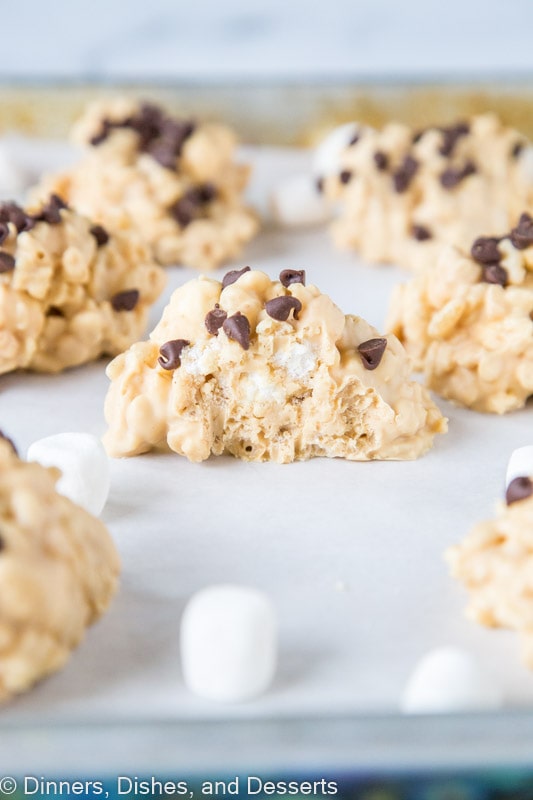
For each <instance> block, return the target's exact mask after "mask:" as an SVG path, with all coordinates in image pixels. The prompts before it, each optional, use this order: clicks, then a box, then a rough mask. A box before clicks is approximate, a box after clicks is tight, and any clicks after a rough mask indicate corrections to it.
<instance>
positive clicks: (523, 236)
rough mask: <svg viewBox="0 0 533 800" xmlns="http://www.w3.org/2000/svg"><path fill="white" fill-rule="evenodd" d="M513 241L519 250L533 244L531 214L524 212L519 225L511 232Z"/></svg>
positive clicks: (532, 220)
mask: <svg viewBox="0 0 533 800" xmlns="http://www.w3.org/2000/svg"><path fill="white" fill-rule="evenodd" d="M510 239H511V242H512V243H513V246H514V247H516V249H517V250H525V249H526V247H529V246H530V245H532V244H533V219H532V218H531V217H530V215H529V214H522V215H521V217H520V220H519V222H518V225H517V226H516V228H513V230H512V231H511V234H510Z"/></svg>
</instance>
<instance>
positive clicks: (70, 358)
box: [0, 195, 165, 374]
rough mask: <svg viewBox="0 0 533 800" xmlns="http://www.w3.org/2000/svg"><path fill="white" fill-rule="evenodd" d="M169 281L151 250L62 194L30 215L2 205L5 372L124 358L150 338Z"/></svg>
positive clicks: (0, 359)
mask: <svg viewBox="0 0 533 800" xmlns="http://www.w3.org/2000/svg"><path fill="white" fill-rule="evenodd" d="M164 283H165V275H164V272H163V270H162V269H161V268H160V267H158V266H157V265H156V264H155V263H154V262H153V261H152V259H151V257H150V254H149V252H148V250H147V248H146V247H145V246H144V245H141V244H139V243H137V242H136V241H134V240H132V239H130V238H129V237H127V236H124V235H123V234H115V235H110V234H109V233H108V232H107V231H106V230H105V228H103V227H102V226H101V225H94V224H93V223H92V222H90V221H89V220H88V219H86V218H85V217H82V216H80V215H79V214H77V213H76V212H74V211H72V210H71V209H69V208H68V207H66V206H65V204H64V203H63V201H62V200H61V199H60V198H59V197H57V196H56V195H52V196H51V197H50V198H49V199H48V200H47V201H46V203H45V204H44V205H42V206H40V207H39V206H37V207H34V208H30V209H29V210H24V209H22V208H20V207H19V206H17V205H16V204H14V203H2V204H0V374H1V373H4V372H10V371H11V370H14V369H19V368H25V369H33V370H39V371H43V372H58V371H59V370H62V369H65V368H66V367H73V366H77V365H78V364H83V363H85V362H87V361H92V360H94V359H96V358H98V357H99V356H101V355H102V354H107V355H116V354H117V353H120V352H121V351H122V350H124V349H125V348H126V347H128V346H129V345H130V344H131V343H132V342H134V341H135V340H136V339H138V338H139V336H141V335H142V334H143V332H144V330H145V328H146V323H147V318H148V311H149V308H150V305H151V304H152V303H153V302H154V301H155V300H156V299H157V298H158V297H159V295H160V294H161V291H162V289H163V286H164Z"/></svg>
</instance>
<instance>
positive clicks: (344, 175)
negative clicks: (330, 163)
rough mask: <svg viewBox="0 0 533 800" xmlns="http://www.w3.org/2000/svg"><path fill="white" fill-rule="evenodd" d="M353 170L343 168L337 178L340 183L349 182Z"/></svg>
mask: <svg viewBox="0 0 533 800" xmlns="http://www.w3.org/2000/svg"><path fill="white" fill-rule="evenodd" d="M352 175H353V172H352V171H351V170H350V169H343V171H342V172H341V173H340V175H339V180H340V182H341V183H344V184H346V183H350V181H351V180H352Z"/></svg>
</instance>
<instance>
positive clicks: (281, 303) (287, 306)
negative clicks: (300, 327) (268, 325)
mask: <svg viewBox="0 0 533 800" xmlns="http://www.w3.org/2000/svg"><path fill="white" fill-rule="evenodd" d="M301 310H302V304H301V303H300V301H299V300H298V298H297V297H292V296H291V295H283V296H282V297H274V298H273V299H272V300H269V301H268V302H267V303H265V311H266V312H267V314H268V316H269V317H272V319H277V320H279V322H286V321H287V320H288V319H289V314H290V313H291V311H293V312H294V313H293V317H294V319H298V314H299V313H300V311H301Z"/></svg>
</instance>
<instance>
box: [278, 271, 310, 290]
mask: <svg viewBox="0 0 533 800" xmlns="http://www.w3.org/2000/svg"><path fill="white" fill-rule="evenodd" d="M279 280H280V283H281V284H282V285H283V286H285V288H287V287H289V286H290V285H291V283H301V284H302V285H303V286H305V269H283V270H281V272H280V273H279Z"/></svg>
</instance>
